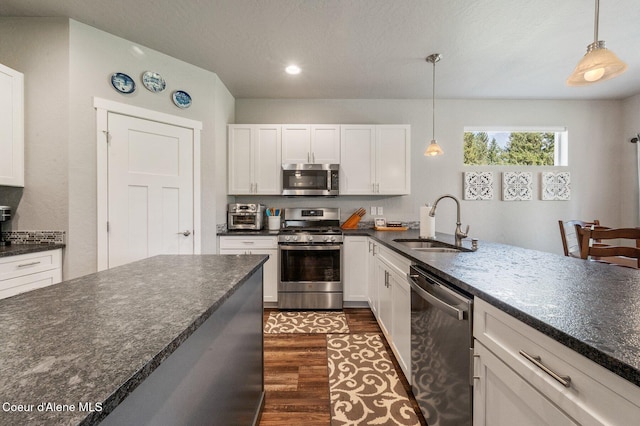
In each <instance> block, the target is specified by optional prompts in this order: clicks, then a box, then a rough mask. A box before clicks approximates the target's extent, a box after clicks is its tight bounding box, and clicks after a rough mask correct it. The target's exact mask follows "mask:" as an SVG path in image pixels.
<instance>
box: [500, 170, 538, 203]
mask: <svg viewBox="0 0 640 426" xmlns="http://www.w3.org/2000/svg"><path fill="white" fill-rule="evenodd" d="M532 184H533V173H531V172H504V173H502V200H503V201H525V200H531V199H533V189H532Z"/></svg>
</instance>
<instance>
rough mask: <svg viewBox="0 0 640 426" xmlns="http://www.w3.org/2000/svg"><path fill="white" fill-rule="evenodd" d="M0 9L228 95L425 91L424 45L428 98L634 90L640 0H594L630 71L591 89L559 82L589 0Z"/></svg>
mask: <svg viewBox="0 0 640 426" xmlns="http://www.w3.org/2000/svg"><path fill="white" fill-rule="evenodd" d="M0 16H67V17H70V18H73V19H75V20H77V21H79V22H82V23H85V24H87V25H90V26H93V27H95V28H98V29H101V30H104V31H107V32H109V33H111V34H114V35H117V36H120V37H123V38H125V39H127V40H130V41H132V42H134V43H138V44H140V45H143V46H147V47H150V48H152V49H155V50H158V51H160V52H163V53H166V54H168V55H171V56H173V57H176V58H179V59H181V60H184V61H186V62H189V63H192V64H194V65H197V66H199V67H201V68H204V69H208V70H211V71H213V72H215V73H217V74H218V75H219V77H220V78H221V79H222V81H223V82H224V83H225V85H226V86H227V87H228V88H229V90H230V91H231V93H232V94H233V95H234V96H235V97H236V98H372V99H373V98H430V97H431V93H432V90H431V76H432V65H431V64H429V63H427V62H426V61H425V57H426V56H427V55H429V54H431V53H434V52H438V53H441V54H442V56H443V59H442V61H441V62H439V63H438V65H437V92H436V95H437V97H438V98H469V99H471V98H484V99H486V98H496V99H499V98H510V99H613V98H616V99H620V98H626V97H628V96H631V95H634V94H636V93H640V25H638V19H639V18H640V1H639V0H602V1H601V4H600V34H599V39H601V40H605V41H606V42H607V47H609V48H610V49H611V50H612V51H614V52H615V53H616V54H617V55H618V56H619V57H620V58H621V59H622V60H624V61H625V62H627V64H628V65H629V69H628V71H627V72H626V73H625V74H623V75H622V76H620V77H617V78H615V79H613V80H609V81H605V82H601V83H598V84H595V85H593V86H589V87H567V86H566V84H565V80H566V78H567V77H568V75H569V74H570V73H571V71H572V70H573V68H574V67H575V65H576V64H577V62H578V61H579V59H580V58H581V57H582V55H583V54H584V53H585V52H586V46H587V45H588V44H589V43H591V42H592V41H593V20H594V1H592V0H562V1H558V0H180V1H176V0H108V1H105V0H56V1H51V0H1V1H0ZM0 42H1V40H0ZM291 62H295V63H297V64H299V65H300V66H301V67H302V73H301V74H300V75H298V76H295V77H291V76H288V75H286V74H285V73H284V72H283V69H284V67H285V66H286V65H287V64H289V63H291Z"/></svg>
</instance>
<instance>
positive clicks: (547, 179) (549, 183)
mask: <svg viewBox="0 0 640 426" xmlns="http://www.w3.org/2000/svg"><path fill="white" fill-rule="evenodd" d="M542 199H543V200H544V201H555V200H562V201H564V200H570V199H571V174H570V173H569V172H559V173H556V172H542Z"/></svg>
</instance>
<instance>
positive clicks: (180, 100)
mask: <svg viewBox="0 0 640 426" xmlns="http://www.w3.org/2000/svg"><path fill="white" fill-rule="evenodd" d="M172 98H173V103H174V104H176V106H177V107H178V108H189V107H190V106H191V95H190V94H188V93H187V92H185V91H184V90H176V91H175V92H173V95H172Z"/></svg>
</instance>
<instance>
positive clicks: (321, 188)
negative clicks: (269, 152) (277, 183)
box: [282, 164, 340, 197]
mask: <svg viewBox="0 0 640 426" xmlns="http://www.w3.org/2000/svg"><path fill="white" fill-rule="evenodd" d="M339 169H340V165H339V164H283V165H282V195H290V196H295V195H315V196H325V197H335V196H336V195H338V192H339V187H340V177H339Z"/></svg>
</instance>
